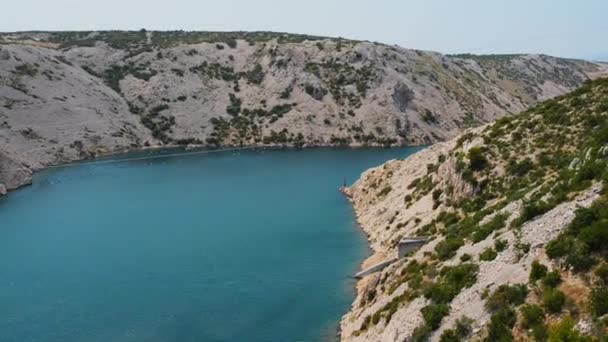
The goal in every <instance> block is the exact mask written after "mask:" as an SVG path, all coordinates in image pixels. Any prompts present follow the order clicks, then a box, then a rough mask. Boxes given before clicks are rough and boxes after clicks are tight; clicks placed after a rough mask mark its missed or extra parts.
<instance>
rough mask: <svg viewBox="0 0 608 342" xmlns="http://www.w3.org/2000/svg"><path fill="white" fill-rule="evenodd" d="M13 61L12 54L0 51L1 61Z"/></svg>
mask: <svg viewBox="0 0 608 342" xmlns="http://www.w3.org/2000/svg"><path fill="white" fill-rule="evenodd" d="M9 59H11V54H10V53H9V52H8V51H7V50H0V61H7V60H9Z"/></svg>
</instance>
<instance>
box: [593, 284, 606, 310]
mask: <svg viewBox="0 0 608 342" xmlns="http://www.w3.org/2000/svg"><path fill="white" fill-rule="evenodd" d="M590 302H591V312H592V313H593V314H594V315H595V316H597V317H599V316H603V315H605V314H607V313H608V287H606V286H601V287H597V288H594V289H593V290H592V291H591V296H590Z"/></svg>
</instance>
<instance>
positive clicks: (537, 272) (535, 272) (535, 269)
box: [530, 260, 547, 283]
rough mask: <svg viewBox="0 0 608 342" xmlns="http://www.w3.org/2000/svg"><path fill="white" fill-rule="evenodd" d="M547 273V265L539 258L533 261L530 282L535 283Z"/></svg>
mask: <svg viewBox="0 0 608 342" xmlns="http://www.w3.org/2000/svg"><path fill="white" fill-rule="evenodd" d="M546 274H547V266H545V265H543V264H541V263H540V262H538V261H537V260H534V261H533V262H532V269H531V270H530V282H531V283H534V282H536V281H537V280H539V279H542V278H543V277H544V276H545V275H546Z"/></svg>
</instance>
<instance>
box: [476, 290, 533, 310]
mask: <svg viewBox="0 0 608 342" xmlns="http://www.w3.org/2000/svg"><path fill="white" fill-rule="evenodd" d="M527 295H528V288H527V286H526V285H524V284H517V285H500V286H499V287H498V288H497V289H496V290H495V291H494V292H493V293H492V294H491V295H490V296H489V297H488V299H487V300H486V308H487V309H488V310H489V311H496V310H498V309H500V308H503V307H506V306H518V305H521V304H522V303H523V302H524V301H525V300H526V296H527Z"/></svg>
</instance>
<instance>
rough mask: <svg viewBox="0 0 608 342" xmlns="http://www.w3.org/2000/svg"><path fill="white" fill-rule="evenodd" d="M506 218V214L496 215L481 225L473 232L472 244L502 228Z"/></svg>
mask: <svg viewBox="0 0 608 342" xmlns="http://www.w3.org/2000/svg"><path fill="white" fill-rule="evenodd" d="M508 217H509V215H508V214H497V215H496V216H494V217H493V218H492V220H491V221H490V222H488V223H486V224H484V225H482V226H481V227H479V228H478V229H477V230H475V232H473V238H472V240H473V242H479V241H482V240H484V239H485V238H487V237H488V236H489V235H490V234H492V233H493V232H495V231H497V230H499V229H501V228H503V227H504V226H505V222H506V220H507V218H508Z"/></svg>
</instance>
